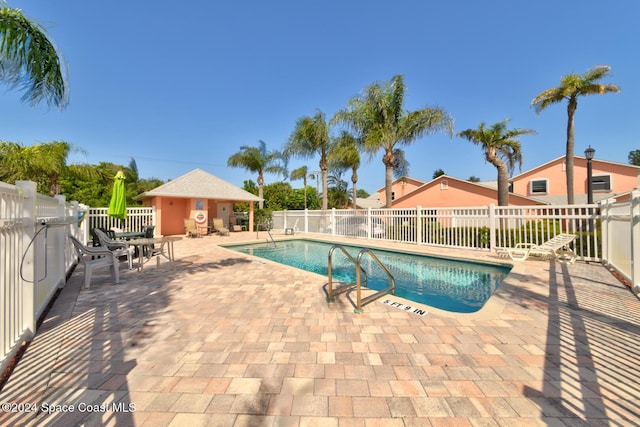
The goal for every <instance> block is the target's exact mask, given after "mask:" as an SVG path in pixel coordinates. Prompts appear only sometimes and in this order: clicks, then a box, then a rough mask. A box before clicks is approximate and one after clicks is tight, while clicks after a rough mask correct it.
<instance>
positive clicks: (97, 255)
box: [69, 235, 120, 289]
mask: <svg viewBox="0 0 640 427" xmlns="http://www.w3.org/2000/svg"><path fill="white" fill-rule="evenodd" d="M69 240H71V243H73V246H74V247H75V248H76V254H77V255H78V260H79V261H80V262H81V263H82V264H83V265H84V287H85V289H89V286H90V284H91V273H92V272H93V268H94V267H98V266H101V265H107V266H110V267H111V270H112V273H113V281H114V282H116V284H118V283H120V269H119V267H118V265H119V262H118V258H116V255H115V254H114V253H113V252H112V251H110V250H109V248H107V247H104V246H97V247H95V248H93V247H89V246H85V245H83V244H82V243H80V241H79V240H78V239H76V238H75V237H73V236H71V235H69Z"/></svg>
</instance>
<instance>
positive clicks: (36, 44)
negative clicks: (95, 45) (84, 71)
mask: <svg viewBox="0 0 640 427" xmlns="http://www.w3.org/2000/svg"><path fill="white" fill-rule="evenodd" d="M65 74H66V69H65V67H63V65H62V60H61V57H60V55H59V54H58V52H57V50H56V48H55V46H54V45H53V43H52V42H51V41H50V40H49V39H48V38H47V36H46V34H45V31H44V29H43V28H42V27H41V26H40V25H38V24H36V23H34V22H31V21H30V20H29V19H27V18H26V17H25V16H24V15H23V14H22V11H20V10H19V9H12V8H9V7H7V6H6V4H5V3H4V1H2V2H0V80H2V81H4V82H6V83H9V84H10V85H12V86H13V87H18V88H20V89H23V90H24V95H23V97H22V100H23V101H26V102H28V103H29V104H30V105H32V106H34V105H37V104H39V103H40V102H41V101H46V102H47V104H48V105H54V106H56V107H58V108H64V107H65V106H66V104H67V101H68V87H67V81H66V78H65Z"/></svg>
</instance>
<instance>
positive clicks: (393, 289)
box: [354, 248, 396, 314]
mask: <svg viewBox="0 0 640 427" xmlns="http://www.w3.org/2000/svg"><path fill="white" fill-rule="evenodd" d="M365 254H369V256H370V257H371V259H373V260H374V261H375V262H376V264H378V266H379V267H380V268H381V269H382V271H384V272H385V273H386V275H387V276H388V277H389V283H390V285H389V286H388V287H387V288H385V289H383V290H381V291H378V292H376V293H374V294H371V295H368V296H366V297H364V298H362V293H361V290H360V289H361V286H360V284H361V282H360V270H362V271H364V269H363V268H362V266H361V262H362V257H363V256H364V255H365ZM356 261H357V262H356V292H357V298H358V300H357V305H356V308H355V310H354V312H355V313H358V314H359V313H362V312H363V309H362V306H364V305H366V304H369V303H370V302H373V301H375V300H377V299H378V298H380V297H382V296H383V295H386V294H387V293H389V292H391V295H395V294H396V279H395V278H394V277H393V275H392V274H391V272H390V271H389V269H387V267H385V266H384V264H382V262H381V261H380V260H379V259H378V257H377V256H376V254H374V253H373V251H372V250H371V249H369V248H364V249H362V250H361V251H360V253H358V258H357V260H356Z"/></svg>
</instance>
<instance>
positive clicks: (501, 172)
mask: <svg viewBox="0 0 640 427" xmlns="http://www.w3.org/2000/svg"><path fill="white" fill-rule="evenodd" d="M493 164H494V166H495V167H496V168H497V169H498V206H509V169H508V168H507V164H506V163H505V162H503V161H502V160H500V159H498V158H496V159H494V163H493Z"/></svg>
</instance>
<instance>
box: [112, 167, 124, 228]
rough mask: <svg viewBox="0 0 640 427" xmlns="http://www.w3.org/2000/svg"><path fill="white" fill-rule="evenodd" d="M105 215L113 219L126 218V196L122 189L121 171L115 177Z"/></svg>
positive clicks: (122, 175)
mask: <svg viewBox="0 0 640 427" xmlns="http://www.w3.org/2000/svg"><path fill="white" fill-rule="evenodd" d="M107 213H108V214H109V215H111V216H112V217H114V218H118V219H126V218H127V194H126V190H125V188H124V174H123V173H122V171H118V173H117V174H116V176H115V182H114V183H113V194H111V202H110V203H109V210H108V211H107Z"/></svg>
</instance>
